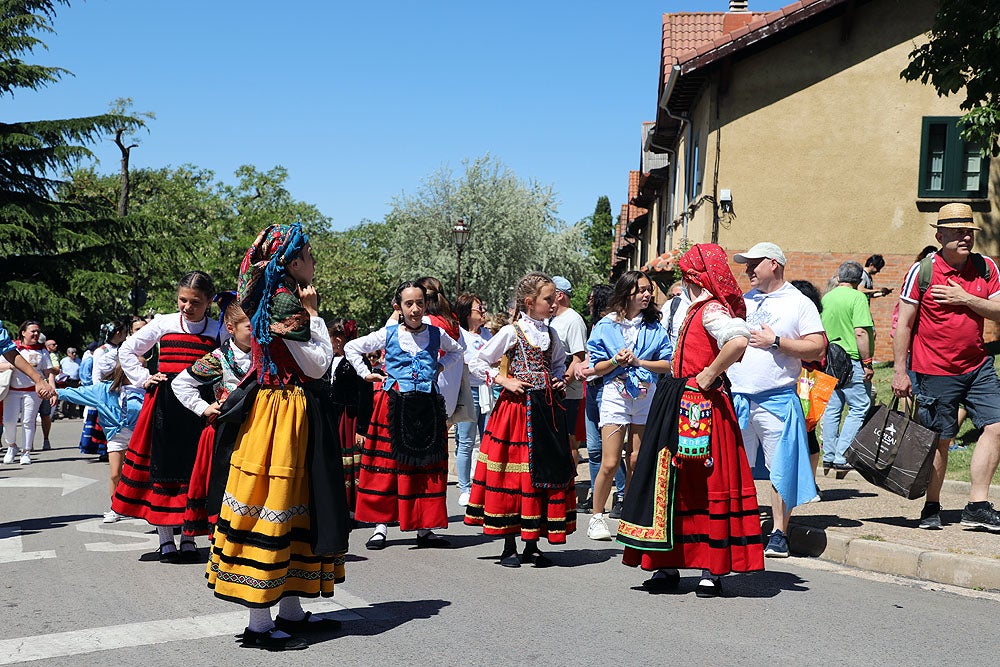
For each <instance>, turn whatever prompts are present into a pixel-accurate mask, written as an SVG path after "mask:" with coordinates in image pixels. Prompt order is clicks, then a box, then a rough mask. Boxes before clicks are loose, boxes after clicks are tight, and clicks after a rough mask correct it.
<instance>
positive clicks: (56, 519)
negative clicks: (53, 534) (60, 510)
mask: <svg viewBox="0 0 1000 667" xmlns="http://www.w3.org/2000/svg"><path fill="white" fill-rule="evenodd" d="M100 517H101V515H100V514H71V515H67V516H47V517H43V518H41V519H19V520H18V521H10V522H8V523H0V528H8V529H12V528H16V527H18V526H20V528H21V531H20V534H21V535H22V536H24V535H34V534H35V533H39V532H41V531H43V530H48V529H49V528H63V527H64V526H67V525H69V524H71V523H75V522H77V521H88V520H90V519H99V518H100Z"/></svg>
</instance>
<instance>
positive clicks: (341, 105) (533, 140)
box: [0, 0, 787, 229]
mask: <svg viewBox="0 0 1000 667" xmlns="http://www.w3.org/2000/svg"><path fill="white" fill-rule="evenodd" d="M783 4H787V3H786V2H775V1H774V0H768V1H767V2H764V1H763V0H757V1H754V0H751V2H750V8H751V9H752V10H754V11H767V10H771V9H775V8H777V7H780V6H782V5H783ZM726 8H728V1H727V0H723V1H715V0H713V1H710V2H692V1H675V2H672V1H659V2H654V1H651V0H622V1H621V2H611V1H608V0H583V1H579V2H565V1H556V2H553V1H550V2H539V1H538V0H535V1H534V2H527V1H522V0H509V1H508V2H504V3H485V2H476V1H474V0H466V1H464V2H459V1H458V0H424V1H420V2H418V1H417V0H411V1H409V2H405V1H394V0H384V1H382V2H372V3H350V4H348V3H343V2H329V1H326V2H319V1H311V0H310V1H304V0H303V1H299V2H289V3H277V2H273V1H272V2H267V3H265V2H259V1H258V0H245V1H243V2H232V1H229V0H213V1H209V0H199V1H197V2H192V1H188V0H172V1H170V2H167V1H160V2H154V1H151V0H89V1H87V2H81V1H77V2H74V3H73V5H72V6H70V7H68V8H67V7H60V8H59V9H58V14H57V16H56V19H55V22H54V27H55V30H56V33H55V34H53V35H46V36H42V39H43V41H45V42H46V44H47V45H48V47H49V48H48V51H39V52H37V53H36V54H35V57H34V58H32V59H30V60H31V62H36V63H44V64H50V65H57V66H61V67H65V68H67V69H69V70H70V71H72V72H73V74H74V75H75V76H72V77H67V78H65V79H64V80H63V81H62V82H60V83H58V84H55V85H53V86H51V87H49V88H47V89H44V90H42V91H40V92H37V93H33V92H31V91H20V92H18V94H17V95H16V96H15V97H14V98H13V99H11V98H5V99H4V100H3V106H2V110H0V118H2V119H4V120H8V121H9V120H27V119H39V118H66V117H73V116H86V115H91V114H96V113H101V112H103V111H105V110H106V109H107V106H108V104H109V103H110V102H111V101H112V100H114V99H116V98H118V97H131V98H133V99H134V100H135V107H136V110H138V111H147V110H148V111H153V112H155V113H156V115H157V118H156V120H154V121H152V123H151V124H150V132H149V134H148V135H144V136H142V145H141V146H140V147H139V148H137V149H135V150H134V151H133V153H132V155H133V157H132V164H133V165H134V166H136V167H142V166H150V167H160V166H165V165H174V166H179V165H181V164H186V163H190V164H194V165H197V166H199V167H205V168H209V169H212V170H214V171H215V172H216V175H217V176H218V177H219V178H222V179H223V180H226V181H231V180H232V173H233V171H234V170H235V169H236V168H237V167H238V166H239V165H241V164H246V163H249V164H253V165H255V166H257V167H258V168H260V169H262V170H263V169H269V168H270V167H272V166H274V165H278V164H280V165H283V166H284V167H286V168H287V169H288V171H289V173H290V179H289V183H288V185H289V189H290V190H291V192H292V194H293V195H294V196H295V197H296V198H297V199H301V200H304V201H307V202H310V203H313V204H316V205H317V206H318V207H319V208H320V210H321V211H322V212H323V213H324V214H326V215H328V216H330V217H332V218H333V225H334V227H335V228H337V229H344V228H347V227H351V226H353V225H355V224H357V223H358V222H360V221H361V220H362V219H366V218H367V219H371V220H380V219H382V217H383V216H384V215H385V214H386V213H387V212H388V211H389V209H390V207H391V199H392V198H393V197H394V196H396V195H399V194H401V193H404V192H405V193H413V192H415V191H416V189H417V188H418V187H419V183H420V179H421V178H423V177H425V176H427V175H429V174H430V173H432V172H434V171H436V170H437V169H438V168H439V167H441V166H442V165H448V166H450V167H452V168H453V169H454V170H455V171H456V172H460V171H461V164H462V160H463V159H465V158H472V157H476V156H479V155H483V154H485V153H490V154H492V155H494V156H496V157H498V158H500V159H501V160H502V161H503V162H504V163H505V164H507V166H509V167H510V168H511V169H513V170H514V171H515V172H516V173H517V175H518V176H519V177H520V178H522V179H526V180H527V179H533V180H536V181H538V182H540V183H543V184H551V185H552V186H553V187H554V189H555V191H556V192H557V194H558V199H559V201H560V207H559V217H561V218H562V219H564V220H566V221H569V222H575V221H576V220H579V219H580V218H582V217H584V216H586V215H589V214H590V213H592V212H593V209H594V204H595V202H596V200H597V197H598V196H600V195H608V196H609V197H610V198H611V203H612V210H613V211H615V212H616V213H617V211H618V209H619V207H620V206H621V204H622V203H624V199H625V196H626V191H627V184H628V181H627V172H628V170H629V169H635V168H636V167H637V165H638V159H639V129H640V123H641V122H642V121H643V120H651V119H652V117H653V114H654V111H655V104H656V90H657V76H658V70H659V50H660V37H661V15H662V14H663V13H664V12H675V11H724V10H725V9H726ZM95 152H96V153H97V155H98V157H99V158H100V160H101V163H100V166H99V168H100V170H101V171H103V172H113V171H114V170H116V169H117V163H118V153H117V149H116V148H115V147H114V145H113V144H112V143H110V142H104V143H103V144H101V145H98V146H97V147H95Z"/></svg>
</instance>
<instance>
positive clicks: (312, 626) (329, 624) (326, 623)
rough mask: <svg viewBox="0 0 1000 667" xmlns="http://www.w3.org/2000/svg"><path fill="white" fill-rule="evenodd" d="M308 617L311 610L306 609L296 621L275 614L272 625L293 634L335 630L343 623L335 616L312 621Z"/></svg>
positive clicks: (310, 614) (310, 616) (310, 615)
mask: <svg viewBox="0 0 1000 667" xmlns="http://www.w3.org/2000/svg"><path fill="white" fill-rule="evenodd" d="M310 618H312V612H311V611H307V612H306V615H305V617H304V618H303V619H301V620H298V621H289V620H288V619H287V618H282V617H280V616H277V617H275V619H274V627H276V628H277V629H278V630H281V631H282V632H287V633H288V634H290V635H294V634H304V633H308V632H337V631H338V630H340V628H341V627H343V625H344V624H343V623H341V622H340V621H338V620H337V619H335V618H317V619H316V620H314V621H310V620H309V619H310Z"/></svg>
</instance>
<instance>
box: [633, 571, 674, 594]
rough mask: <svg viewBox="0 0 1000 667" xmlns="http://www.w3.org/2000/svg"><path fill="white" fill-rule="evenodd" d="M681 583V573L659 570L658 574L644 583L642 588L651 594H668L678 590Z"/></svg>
mask: <svg viewBox="0 0 1000 667" xmlns="http://www.w3.org/2000/svg"><path fill="white" fill-rule="evenodd" d="M661 573H662V574H661ZM680 583H681V573H680V572H678V571H677V570H657V572H656V574H654V575H653V576H652V577H650V578H649V579H647V580H646V581H644V582H642V588H643V590H646V591H649V592H650V593H667V592H669V591H675V590H677V587H678V586H679V585H680Z"/></svg>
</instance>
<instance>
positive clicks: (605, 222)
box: [586, 195, 615, 274]
mask: <svg viewBox="0 0 1000 667" xmlns="http://www.w3.org/2000/svg"><path fill="white" fill-rule="evenodd" d="M586 229H587V230H586V237H587V243H588V244H590V254H591V257H593V259H594V264H596V266H597V270H598V271H600V272H601V273H602V274H605V273H608V272H609V271H611V243H612V241H613V240H614V236H615V219H614V216H612V215H611V201H610V200H608V198H607V196H605V195H601V196H600V197H598V198H597V205H596V206H594V214H593V215H592V216H590V218H589V219H588V220H587V228H586Z"/></svg>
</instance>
